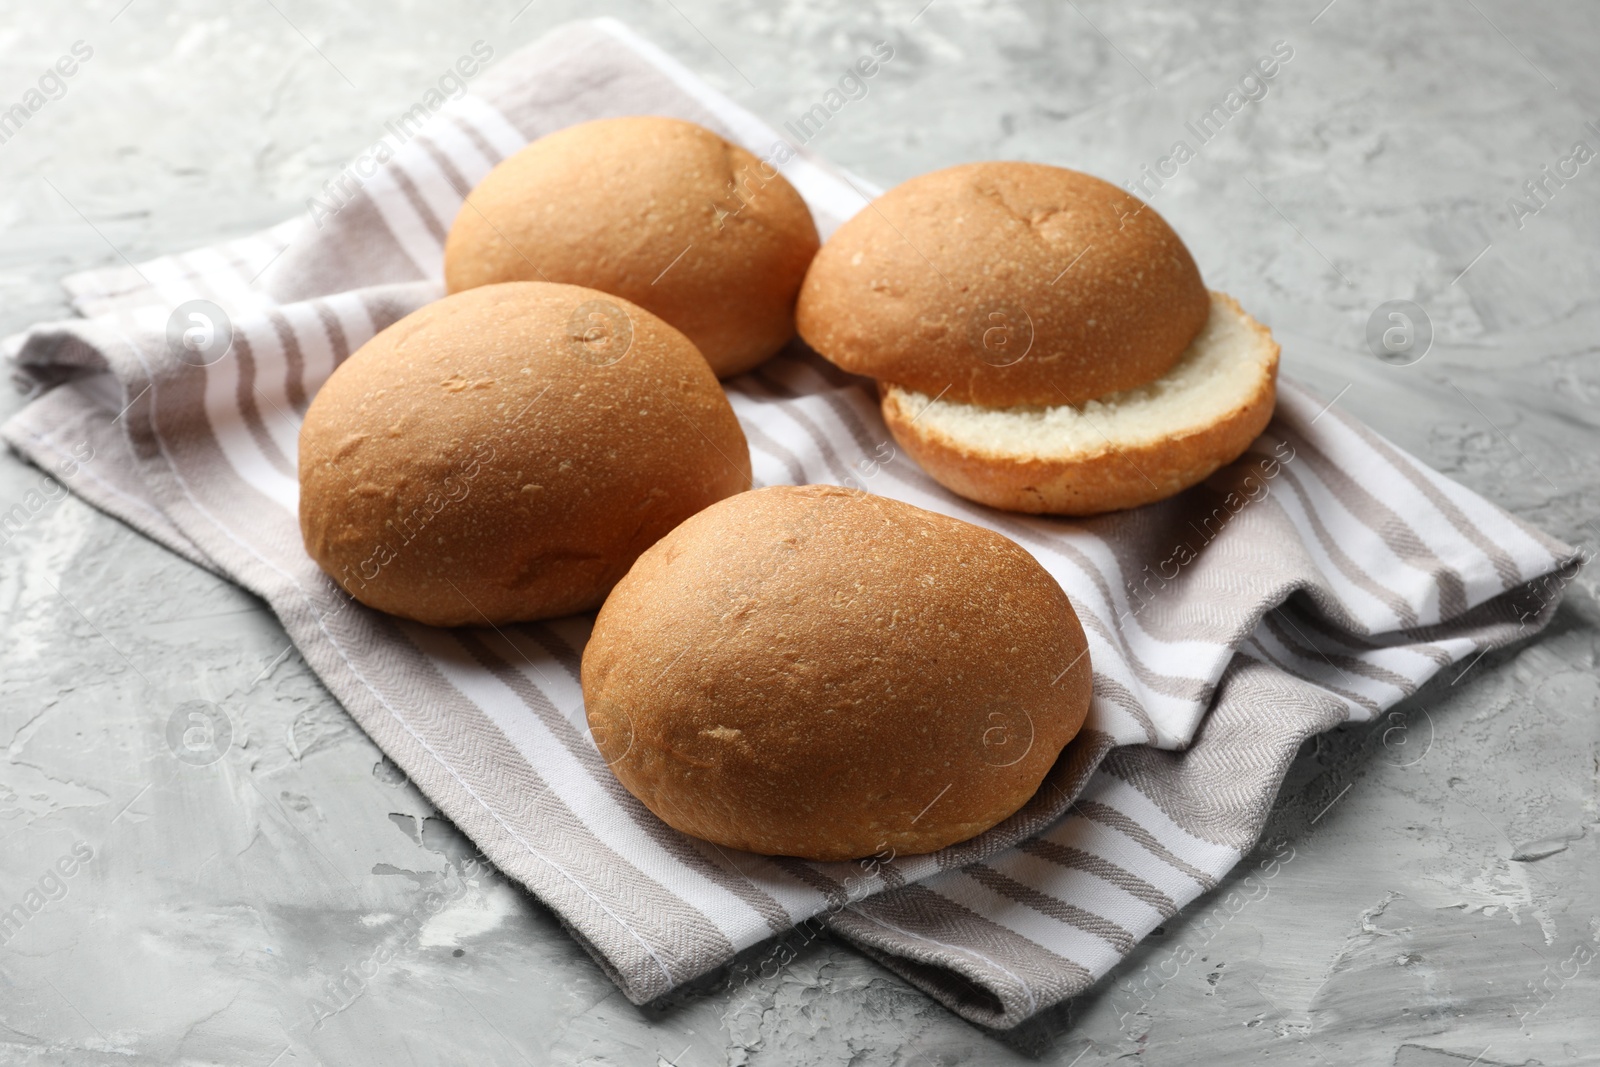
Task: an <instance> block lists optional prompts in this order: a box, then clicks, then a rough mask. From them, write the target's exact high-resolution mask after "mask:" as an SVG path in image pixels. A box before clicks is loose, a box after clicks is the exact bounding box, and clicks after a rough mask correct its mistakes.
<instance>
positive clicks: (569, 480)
mask: <svg viewBox="0 0 1600 1067" xmlns="http://www.w3.org/2000/svg"><path fill="white" fill-rule="evenodd" d="M749 487H750V453H749V450H748V448H747V446H746V444H745V439H744V433H743V431H741V430H740V428H739V422H738V420H737V419H736V418H735V417H734V414H733V409H732V408H731V407H730V406H729V405H728V400H727V397H726V396H725V395H724V394H723V392H722V387H721V386H719V385H718V384H717V380H716V378H715V377H713V376H712V374H711V371H710V369H709V368H707V366H706V364H705V360H703V359H701V358H700V354H699V353H698V352H697V351H695V347H694V345H692V344H690V343H689V339H688V338H686V337H684V336H683V334H681V333H679V332H678V331H677V330H674V329H673V328H672V327H671V326H668V325H667V324H666V323H664V322H662V321H661V320H660V319H658V318H656V317H655V316H654V315H652V314H650V313H649V312H647V311H645V310H643V309H641V308H638V307H635V306H634V305H632V304H629V303H628V302H627V301H625V300H620V299H617V298H616V297H610V296H606V295H605V294H603V293H598V292H595V291H594V290H592V289H581V288H579V287H577V286H575V285H546V284H544V283H542V282H515V283H509V284H506V285H493V286H485V287H483V288H480V289H472V290H470V291H468V292H465V293H457V294H456V295H454V296H447V297H445V298H444V299H443V300H440V301H437V302H435V303H432V304H428V305H426V306H424V307H422V308H421V309H419V310H418V311H416V312H413V313H412V314H410V315H407V316H406V317H405V318H404V319H401V320H400V321H399V322H397V323H395V324H394V325H393V326H390V327H389V328H388V329H386V330H384V331H383V332H382V333H380V334H378V335H377V336H376V337H374V338H373V339H372V340H370V341H368V342H367V343H366V344H364V345H362V346H361V348H360V349H359V350H358V351H357V352H356V353H355V354H354V355H352V356H351V357H350V358H349V359H347V360H346V361H345V362H344V363H343V364H342V365H341V366H340V367H339V369H338V370H336V371H335V372H334V373H333V376H332V377H331V378H329V379H328V381H327V384H325V385H324V386H323V387H322V388H321V390H319V391H318V393H317V395H316V398H315V399H314V400H312V402H311V407H310V409H309V410H308V411H307V412H306V418H305V423H304V424H303V426H302V427H301V430H300V529H301V533H302V534H303V536H304V538H305V546H306V551H307V552H308V553H310V555H311V558H312V559H314V560H316V561H317V563H318V564H320V565H321V566H322V569H323V570H325V571H327V572H328V574H329V575H330V576H332V577H333V579H334V580H335V581H336V582H338V583H339V584H340V585H341V586H343V587H344V588H345V589H346V590H347V591H348V592H349V593H350V594H351V595H353V596H354V597H355V598H356V599H357V600H360V601H361V602H362V603H364V604H367V605H369V606H370V607H374V608H377V609H379V610H380V611H387V612H390V613H392V614H395V615H402V616H404V617H406V618H408V619H415V620H417V621H418V622H424V623H431V624H433V625H436V626H454V625H458V624H464V623H469V624H475V625H483V624H484V623H485V622H488V623H492V624H496V625H498V624H500V623H504V622H514V621H517V620H522V619H539V618H550V617H554V616H559V615H567V614H571V613H572V612H576V611H583V610H587V609H590V608H594V607H597V606H598V605H599V604H600V602H601V601H602V600H603V599H604V598H605V595H606V593H607V592H609V591H610V589H611V587H612V585H614V584H615V583H616V581H617V579H619V578H621V577H622V576H623V574H625V573H627V570H628V568H629V567H630V566H631V565H632V564H633V561H634V560H635V559H636V558H638V556H639V553H641V552H643V551H644V550H645V549H646V548H649V547H650V546H651V545H652V544H654V543H655V541H656V539H657V538H659V537H660V536H661V535H663V534H665V533H666V532H667V531H668V530H671V529H672V528H673V527H674V526H676V525H678V523H680V522H682V521H683V520H684V519H686V518H688V517H689V516H690V515H692V514H694V513H695V512H696V511H699V510H700V509H701V508H703V507H705V506H706V505H708V504H711V503H713V502H714V501H717V500H721V499H722V498H723V497H726V496H729V495H731V494H733V493H738V492H742V491H743V490H745V489H748V488H749Z"/></svg>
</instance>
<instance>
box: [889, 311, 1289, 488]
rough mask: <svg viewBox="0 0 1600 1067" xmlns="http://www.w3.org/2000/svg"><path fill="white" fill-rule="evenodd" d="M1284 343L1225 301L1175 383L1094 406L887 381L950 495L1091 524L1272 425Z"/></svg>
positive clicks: (1197, 476)
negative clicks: (1006, 400)
mask: <svg viewBox="0 0 1600 1067" xmlns="http://www.w3.org/2000/svg"><path fill="white" fill-rule="evenodd" d="M1277 370H1278V345H1277V344H1276V342H1274V341H1273V339H1272V334H1271V332H1270V331H1269V330H1267V328H1266V327H1265V326H1263V325H1261V324H1260V323H1259V322H1256V321H1255V320H1254V319H1252V318H1251V317H1250V316H1249V315H1248V314H1246V313H1245V312H1244V310H1243V309H1242V308H1240V307H1239V305H1238V303H1237V302H1236V301H1234V300H1233V298H1231V297H1229V296H1227V295H1226V294H1224V293H1212V294H1211V314H1210V316H1209V318H1208V319H1207V321H1206V325H1205V326H1204V327H1203V328H1202V329H1201V331H1200V333H1199V334H1198V335H1197V336H1196V337H1195V339H1194V341H1193V342H1192V343H1191V344H1190V345H1189V347H1188V349H1187V350H1186V351H1185V352H1184V354H1183V355H1182V356H1181V357H1180V358H1179V360H1178V362H1177V363H1176V364H1175V365H1174V366H1173V367H1172V369H1171V370H1170V371H1168V372H1167V373H1166V374H1164V375H1163V376H1161V377H1160V378H1157V379H1156V380H1154V381H1152V382H1149V383H1148V384H1145V385H1142V386H1139V387H1137V388H1134V389H1128V390H1125V391H1123V392H1119V393H1112V394H1110V395H1107V396H1103V397H1100V398H1097V399H1095V400H1091V401H1089V402H1087V403H1086V404H1083V405H1082V406H1078V407H1074V406H1072V405H1069V404H1061V405H1057V406H1049V407H1008V408H991V407H983V406H980V405H976V404H967V403H960V402H953V401H946V400H938V399H933V398H931V397H928V396H926V395H924V394H921V393H917V392H914V391H912V390H908V389H902V388H901V387H899V386H896V385H892V384H888V383H884V384H883V385H882V386H881V392H882V394H883V413H884V419H885V421H886V422H887V423H888V424H889V428H890V430H891V431H892V432H893V433H894V435H895V437H896V439H897V440H899V441H900V443H901V445H902V446H903V447H904V448H905V449H906V450H907V451H909V452H910V453H911V454H912V455H913V456H914V457H915V458H916V459H917V460H918V462H920V463H921V464H922V466H923V467H924V469H926V470H927V471H928V473H929V474H931V475H932V476H933V477H934V478H935V479H936V480H937V481H938V482H940V484H942V485H944V486H945V487H946V488H949V489H951V490H952V491H954V492H956V493H959V494H961V495H962V496H965V497H968V498H969V499H973V500H977V501H979V502H980V503H985V504H990V505H992V506H994V507H1000V508H1005V509H1007V510H1012V511H1027V512H1035V513H1040V512H1043V513H1051V514H1064V515H1091V514H1097V513H1100V512H1104V511H1114V510H1118V509H1121V508H1127V507H1135V506H1137V505H1139V504H1143V503H1148V502H1149V501H1151V500H1157V499H1161V498H1163V497H1166V496H1170V495H1171V494H1172V493H1175V492H1178V491H1180V490H1182V489H1185V488H1188V487H1189V486H1191V485H1194V484H1196V483H1198V482H1200V481H1202V480H1204V479H1205V478H1206V477H1208V476H1209V475H1210V474H1211V473H1212V472H1213V471H1215V470H1216V469H1217V468H1218V467H1220V466H1222V465H1224V464H1226V463H1229V462H1231V461H1233V460H1234V459H1236V458H1238V456H1239V455H1240V454H1241V453H1243V452H1244V450H1245V449H1246V448H1247V447H1248V446H1249V444H1250V442H1251V441H1252V440H1254V439H1255V437H1256V435H1257V434H1259V433H1260V432H1261V430H1262V429H1263V428H1265V426H1266V424H1267V421H1268V420H1269V419H1270V418H1271V415H1272V408H1273V402H1274V399H1275V395H1276V380H1277Z"/></svg>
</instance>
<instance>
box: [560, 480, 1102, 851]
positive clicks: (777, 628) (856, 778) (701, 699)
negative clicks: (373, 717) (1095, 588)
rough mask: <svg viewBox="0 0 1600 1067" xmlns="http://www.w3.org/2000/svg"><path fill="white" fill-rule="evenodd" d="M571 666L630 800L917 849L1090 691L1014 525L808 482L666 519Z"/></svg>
mask: <svg viewBox="0 0 1600 1067" xmlns="http://www.w3.org/2000/svg"><path fill="white" fill-rule="evenodd" d="M686 652H687V653H688V654H685V653H686ZM582 677H583V693H584V703H585V706H586V708H587V713H588V717H589V724H590V727H591V729H592V730H593V732H594V737H595V740H596V743H597V745H598V747H599V749H600V752H601V754H602V756H604V757H605V758H606V760H607V762H609V763H610V764H611V766H612V769H613V770H614V771H615V772H616V775H617V777H618V778H619V779H620V780H621V781H622V783H623V784H624V785H625V786H626V787H627V788H628V790H629V791H630V792H632V793H633V794H634V795H635V796H637V797H638V798H639V799H640V800H641V801H643V802H644V803H645V805H646V806H648V807H649V808H650V810H651V811H653V812H655V813H656V814H657V815H659V816H660V817H661V818H662V819H663V820H665V821H666V822H667V823H669V824H670V825H672V826H673V827H675V828H677V829H679V830H681V831H683V832H685V833H688V834H692V835H694V836H697V837H701V838H704V839H706V840H708V841H712V842H715V843H716V844H718V845H723V846H727V847H731V848H739V849H746V850H749V851H752V852H762V853H767V854H771V855H788V856H800V857H804V858H807V859H815V860H841V859H850V858H854V857H859V856H866V855H872V854H883V853H884V852H885V851H886V850H892V851H893V853H895V854H898V855H905V854H909V853H921V852H931V851H934V850H936V849H939V848H942V847H944V846H946V845H950V844H953V843H955V842H957V841H962V840H965V839H967V838H969V837H972V836H974V835H975V834H978V833H981V832H982V831H984V830H986V829H988V828H989V827H991V826H993V825H994V824H995V823H997V822H999V821H1000V820H1001V819H1004V818H1005V817H1007V816H1008V815H1011V814H1012V813H1014V812H1015V811H1016V810H1017V809H1018V808H1020V807H1021V806H1022V805H1023V804H1024V803H1025V802H1026V801H1027V800H1028V799H1029V798H1030V797H1031V796H1032V795H1033V793H1034V792H1035V791H1036V790H1037V789H1038V787H1039V784H1040V782H1041V781H1043V779H1044V776H1045V775H1046V773H1047V772H1048V771H1049V770H1050V768H1051V766H1052V765H1053V764H1054V763H1055V761H1056V758H1057V756H1059V754H1060V752H1061V750H1062V748H1063V747H1064V746H1065V745H1066V744H1067V742H1068V741H1069V740H1070V739H1071V738H1072V737H1073V736H1074V735H1075V734H1076V733H1077V731H1078V730H1079V728H1080V727H1081V726H1082V724H1083V720H1084V717H1085V715H1086V714H1087V712H1088V707H1089V699H1090V690H1091V687H1092V672H1091V670H1090V666H1089V657H1088V655H1087V644H1086V642H1085V640H1084V636H1083V629H1082V627H1081V626H1080V625H1079V622H1078V618H1077V615H1076V614H1075V613H1074V612H1073V609H1072V605H1071V604H1070V603H1069V602H1068V601H1067V597H1066V594H1065V593H1063V592H1062V591H1061V588H1060V586H1058V585H1057V584H1056V582H1055V580H1054V579H1053V578H1051V577H1050V575H1049V574H1048V573H1047V572H1046V571H1045V570H1044V569H1043V568H1042V567H1041V566H1040V565H1039V564H1038V563H1037V562H1036V561H1035V560H1034V559H1033V557H1032V556H1030V555H1029V554H1028V553H1027V552H1026V551H1024V550H1023V549H1022V548H1021V547H1020V546H1018V545H1017V544H1016V543H1015V542H1013V541H1011V540H1009V539H1007V538H1005V537H1002V536H1001V535H999V534H997V533H994V532H992V531H989V530H986V529H983V528H981V527H978V526H973V525H971V524H969V523H965V522H961V521H960V520H958V519H953V518H949V517H948V516H944V515H938V514H935V513H933V512H928V511H924V510H922V509H921V508H917V507H914V506H912V505H910V504H906V503H903V502H900V501H896V500H891V499H888V498H885V497H878V496H872V495H869V494H866V493H861V492H858V491H852V490H847V489H843V488H840V487H837V486H825V485H810V486H781V487H773V488H767V489H757V490H754V491H752V492H748V493H742V494H740V495H739V496H736V497H732V498H729V499H728V500H724V501H722V502H720V503H718V504H715V505H712V506H711V507H710V508H707V509H706V510H705V511H703V512H701V513H699V514H698V515H696V516H694V517H693V518H691V519H689V520H688V521H687V522H685V523H684V524H683V525H682V526H680V527H678V528H677V529H676V530H674V531H673V532H672V533H670V534H668V535H667V536H666V537H665V538H663V539H662V540H661V541H660V542H658V543H657V544H656V545H655V547H653V548H651V549H650V550H649V551H648V552H646V553H645V554H644V555H643V556H641V557H640V558H639V561H638V562H637V563H636V564H635V565H634V567H633V569H632V570H631V571H629V572H628V575H627V577H626V578H624V579H623V580H622V581H621V582H619V583H618V585H617V587H616V589H615V591H613V593H612V595H611V597H610V598H609V599H608V600H607V601H606V603H605V606H604V607H603V608H602V609H601V611H600V615H599V618H598V619H597V620H596V623H595V628H594V633H593V635H592V636H591V637H590V640H589V644H588V647H587V648H586V649H585V650H584V654H583V669H582Z"/></svg>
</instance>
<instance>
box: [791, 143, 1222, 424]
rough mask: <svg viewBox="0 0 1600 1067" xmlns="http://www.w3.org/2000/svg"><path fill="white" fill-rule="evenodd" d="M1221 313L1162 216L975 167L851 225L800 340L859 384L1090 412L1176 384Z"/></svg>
mask: <svg viewBox="0 0 1600 1067" xmlns="http://www.w3.org/2000/svg"><path fill="white" fill-rule="evenodd" d="M1207 311H1208V302H1207V299H1206V289H1205V285H1204V283H1203V282H1202V281H1201V279H1200V271H1199V269H1198V268H1197V267H1196V266H1195V263H1194V260H1193V259H1192V258H1190V256H1189V252H1188V250H1187V249H1186V248H1185V247H1184V245H1183V242H1182V241H1180V240H1179V239H1178V235H1177V234H1175V233H1173V232H1172V229H1171V227H1169V226H1168V225H1167V224H1166V222H1165V221H1163V220H1162V218H1161V216H1159V215H1157V214H1156V212H1155V211H1154V210H1153V209H1151V208H1150V207H1149V206H1148V205H1146V204H1144V203H1142V202H1140V201H1139V200H1137V199H1135V198H1134V197H1132V196H1130V195H1128V194H1127V193H1125V192H1123V191H1122V190H1121V189H1118V188H1117V187H1116V186H1114V185H1110V184H1108V183H1107V182H1103V181H1101V180H1100V179H1098V178H1092V177H1090V176H1089V175H1087V174H1080V173H1078V172H1077V171H1073V170H1066V169H1064V168H1061V167H1050V166H1045V165H1043V164H1039V163H968V164H964V165H962V166H957V167H949V168H947V169H945V170H938V171H934V172H933V173H931V174H924V175H922V176H921V177H918V178H913V179H911V180H910V181H908V182H905V183H904V184H901V185H898V186H896V187H895V188H893V189H891V190H889V191H888V192H887V193H884V194H883V195H882V196H880V197H879V198H878V199H877V200H875V201H873V202H872V205H871V207H869V208H867V209H866V210H863V211H861V212H860V213H858V214H857V215H856V216H855V217H854V218H852V219H850V220H849V221H848V222H846V223H845V224H844V225H843V226H841V227H840V228H839V229H838V231H837V232H835V233H834V235H833V236H832V237H831V238H829V240H828V243H827V244H826V245H824V246H823V248H822V250H821V251H820V252H819V253H818V254H817V257H816V259H815V260H814V261H813V262H812V264H811V269H810V270H809V271H808V272H807V274H806V279H805V284H804V286H802V288H801V290H800V301H799V305H798V308H797V311H796V315H797V321H798V324H799V329H800V336H801V337H803V338H805V341H806V343H807V344H809V345H810V346H811V347H812V348H814V349H816V350H817V351H818V352H819V353H821V354H822V355H823V356H825V357H826V358H827V359H829V360H831V361H832V362H834V363H836V364H838V365H839V366H840V367H843V368H844V369H845V370H848V371H853V372H854V373H856V374H865V375H868V376H870V377H873V378H878V379H880V380H883V381H889V382H894V383H896V384H898V385H901V386H904V387H905V388H907V389H910V390H914V391H916V392H919V393H923V394H925V395H927V396H938V395H940V394H941V393H942V394H943V396H944V398H945V399H947V400H952V401H958V402H962V403H968V404H984V405H988V406H991V407H1009V406H1012V405H1017V404H1034V405H1042V404H1081V403H1083V402H1085V401H1088V400H1091V399H1093V398H1095V397H1098V396H1105V395H1106V394H1107V393H1114V392H1119V391H1122V390H1126V389H1132V388H1135V387H1137V386H1140V385H1144V384H1145V383H1146V382H1150V381H1152V380H1154V379H1156V378H1159V377H1160V376H1161V375H1163V374H1165V373H1166V372H1167V371H1168V370H1170V369H1171V367H1172V365H1173V364H1174V363H1176V362H1177V361H1178V357H1179V356H1181V355H1182V354H1183V351H1184V349H1185V348H1187V347H1188V345H1189V342H1190V341H1192V340H1193V339H1194V337H1195V335H1196V334H1197V333H1199V332H1200V328H1201V327H1202V326H1203V325H1204V324H1205V321H1206V314H1207Z"/></svg>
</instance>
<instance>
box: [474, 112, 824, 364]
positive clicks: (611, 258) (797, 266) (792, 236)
mask: <svg viewBox="0 0 1600 1067" xmlns="http://www.w3.org/2000/svg"><path fill="white" fill-rule="evenodd" d="M816 251H817V228H816V225H815V224H814V223H813V222H812V219H811V212H810V210H809V209H808V208H807V207H806V204H805V201H804V200H802V199H801V198H800V194H799V193H797V192H795V190H794V187H793V186H791V185H790V184H789V183H788V181H786V180H785V179H784V177H783V175H781V174H779V173H778V172H777V170H776V169H775V168H774V167H772V166H771V165H770V164H768V163H765V162H763V161H762V160H759V159H757V158H756V157H755V156H753V155H751V154H750V153H749V152H746V151H745V150H744V149H742V148H740V147H738V146H737V145H733V144H729V143H728V142H727V141H725V140H723V139H722V138H721V137H718V136H717V135H716V134H715V133H712V132H711V131H710V130H708V129H705V128H704V127H702V126H697V125H695V124H694V123H692V122H683V121H681V120H679V119H669V118H661V117H658V116H648V115H639V116H632V117H628V118H615V119H600V120H598V121H595V122H585V123H582V124H580V125H577V126H571V127H569V128H567V129H564V130H561V131H559V132H556V133H552V134H550V135H549V136H546V137H541V138H540V139H539V140H537V141H534V142H533V143H532V144H530V145H528V146H527V147H526V148H524V149H522V150H521V151H519V152H517V153H516V154H515V155H513V156H511V157H510V158H508V159H506V160H504V161H503V162H502V163H500V165H499V166H497V167H495V168H494V170H492V171H490V172H489V175H488V177H486V178H484V179H483V181H482V182H480V183H479V184H478V187H477V188H476V189H474V190H473V191H472V195H471V196H469V197H468V198H467V201H466V203H465V204H463V205H462V207H461V211H460V213H459V214H458V215H457V216H456V220H455V223H454V225H452V226H451V228H450V235H449V238H448V240H447V241H446V242H445V251H444V273H445V283H446V285H447V286H448V287H449V290H450V291H451V292H452V293H457V292H461V291H463V290H466V289H471V288H474V287H476V286H480V285H492V284H494V283H496V282H508V281H550V282H568V283H571V284H573V285H585V286H588V287H589V288H591V289H599V290H601V291H602V292H607V293H614V294H616V295H617V296H621V297H623V298H624V299H627V300H631V301H632V302H633V303H635V304H637V305H639V306H640V307H642V308H644V309H645V310H647V311H650V312H652V313H653V314H655V315H658V316H660V317H661V318H663V319H665V320H666V321H667V322H669V323H671V324H672V325H673V326H675V327H677V328H678V329H679V330H681V331H683V333H685V334H687V335H688V337H689V340H691V341H693V342H694V343H695V345H696V346H697V347H698V348H699V349H700V351H701V353H702V354H703V355H704V356H705V358H706V362H708V363H710V364H711V368H712V369H713V370H714V371H716V373H717V375H718V377H727V376H728V375H730V374H738V373H740V372H742V371H746V370H749V369H750V368H751V367H753V366H755V365H756V364H758V363H760V362H761V361H762V360H764V359H766V358H767V357H768V356H770V355H772V354H773V353H774V352H776V351H777V350H778V349H779V348H781V347H782V346H783V345H784V343H785V342H787V341H788V340H789V338H791V337H793V336H794V302H795V295H796V294H797V293H798V292H799V289H800V282H801V279H802V278H804V277H805V272H806V267H807V265H808V264H809V263H810V262H811V257H812V256H813V255H814V254H815V253H816Z"/></svg>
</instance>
